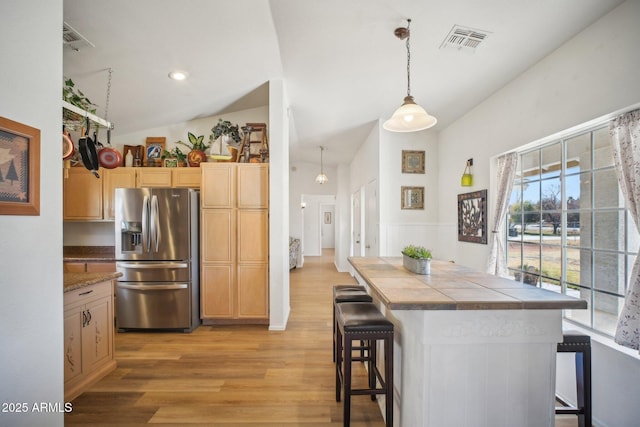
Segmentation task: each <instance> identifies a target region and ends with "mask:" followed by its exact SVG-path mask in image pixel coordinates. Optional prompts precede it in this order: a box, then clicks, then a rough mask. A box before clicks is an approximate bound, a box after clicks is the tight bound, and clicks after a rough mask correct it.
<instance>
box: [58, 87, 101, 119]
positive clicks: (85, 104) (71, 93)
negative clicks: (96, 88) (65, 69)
mask: <svg viewBox="0 0 640 427" xmlns="http://www.w3.org/2000/svg"><path fill="white" fill-rule="evenodd" d="M75 86H76V85H75V84H74V83H73V80H71V79H67V78H65V80H64V86H63V87H62V99H63V100H64V101H67V102H68V103H69V104H71V105H75V106H76V107H78V108H82V109H83V110H84V111H88V112H89V113H91V114H96V105H95V104H94V103H93V102H91V100H90V99H89V98H87V97H86V96H85V94H84V93H82V91H81V90H80V89H76V87H75Z"/></svg>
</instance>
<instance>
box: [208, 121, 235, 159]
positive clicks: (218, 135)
mask: <svg viewBox="0 0 640 427" xmlns="http://www.w3.org/2000/svg"><path fill="white" fill-rule="evenodd" d="M218 139H219V141H218V142H216V141H217V140H218ZM241 139H242V136H241V135H240V128H239V126H238V125H237V124H236V125H234V124H232V123H231V122H230V121H229V120H222V119H218V123H217V124H216V125H215V126H214V127H212V128H211V135H209V143H211V145H213V144H217V143H219V144H220V147H219V149H218V150H217V151H218V153H216V154H213V155H212V156H211V157H212V158H214V159H216V160H231V159H232V158H233V152H237V150H238V147H237V145H238V143H239V142H240V140H241ZM232 141H233V142H232ZM232 151H233V152H232Z"/></svg>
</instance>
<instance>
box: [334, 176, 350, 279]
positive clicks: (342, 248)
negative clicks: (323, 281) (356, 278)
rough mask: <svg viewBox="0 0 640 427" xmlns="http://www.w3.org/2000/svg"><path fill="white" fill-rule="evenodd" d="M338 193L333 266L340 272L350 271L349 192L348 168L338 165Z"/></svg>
mask: <svg viewBox="0 0 640 427" xmlns="http://www.w3.org/2000/svg"><path fill="white" fill-rule="evenodd" d="M337 173H338V182H339V183H340V185H339V186H338V192H337V193H336V250H335V264H336V268H337V269H338V271H340V272H348V271H350V266H349V263H348V261H347V257H348V256H350V255H351V253H350V248H351V193H350V192H349V188H350V180H349V166H348V165H345V164H341V165H338V170H337Z"/></svg>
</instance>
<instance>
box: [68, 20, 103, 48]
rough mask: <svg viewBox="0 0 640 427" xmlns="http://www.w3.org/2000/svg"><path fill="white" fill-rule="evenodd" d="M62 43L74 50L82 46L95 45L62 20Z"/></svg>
mask: <svg viewBox="0 0 640 427" xmlns="http://www.w3.org/2000/svg"><path fill="white" fill-rule="evenodd" d="M62 45H63V46H64V47H68V48H70V49H73V50H75V51H76V52H77V51H79V50H80V49H82V48H84V47H95V45H94V44H93V43H91V42H90V41H89V40H87V39H86V38H85V37H84V36H83V35H82V34H80V33H79V32H77V31H76V30H75V29H74V28H73V27H72V26H71V25H69V24H67V23H66V22H63V25H62Z"/></svg>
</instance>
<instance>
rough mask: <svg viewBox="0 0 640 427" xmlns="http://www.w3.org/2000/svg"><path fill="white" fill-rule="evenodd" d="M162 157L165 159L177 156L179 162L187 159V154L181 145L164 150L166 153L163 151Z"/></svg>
mask: <svg viewBox="0 0 640 427" xmlns="http://www.w3.org/2000/svg"><path fill="white" fill-rule="evenodd" d="M162 158H163V159H167V158H170V159H172V158H175V159H178V161H179V162H186V161H187V155H186V154H185V153H183V152H182V150H180V147H174V148H173V150H171V151H167V150H164V153H162Z"/></svg>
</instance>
